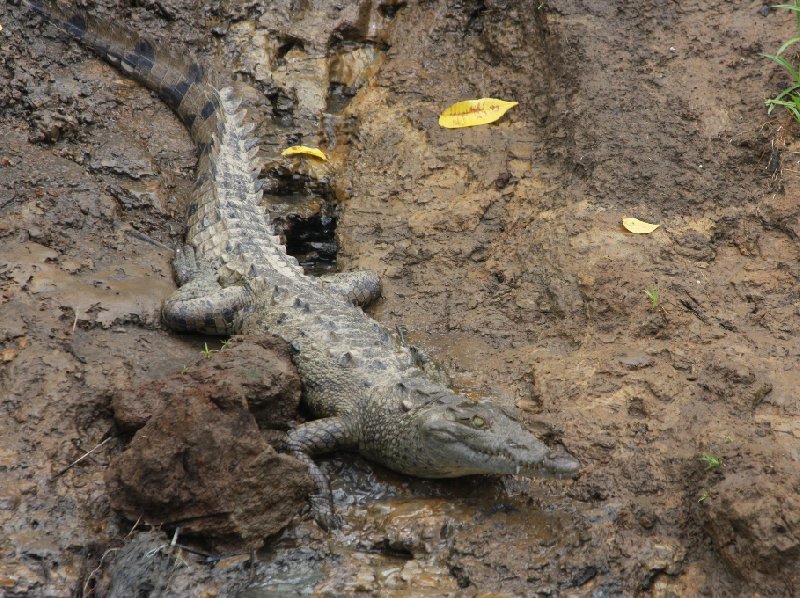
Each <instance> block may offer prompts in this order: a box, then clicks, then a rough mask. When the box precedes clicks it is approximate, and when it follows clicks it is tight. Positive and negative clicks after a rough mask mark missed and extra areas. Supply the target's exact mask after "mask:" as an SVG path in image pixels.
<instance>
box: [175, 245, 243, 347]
mask: <svg viewBox="0 0 800 598" xmlns="http://www.w3.org/2000/svg"><path fill="white" fill-rule="evenodd" d="M173 263H174V266H175V277H176V278H177V280H178V283H179V284H181V285H182V286H181V287H180V288H179V289H178V290H177V291H175V292H174V293H173V294H172V295H171V296H170V297H169V299H167V300H166V301H165V302H164V307H163V308H162V317H163V318H164V322H165V323H166V324H167V326H169V327H170V328H172V329H173V330H178V331H181V332H204V333H206V334H233V333H234V332H236V331H237V329H238V327H239V324H240V323H241V317H242V314H243V312H244V311H245V310H246V309H247V308H248V306H249V305H250V302H251V293H250V291H249V290H248V289H247V288H245V287H243V286H230V287H222V286H221V285H220V284H219V282H218V280H217V278H218V277H217V272H216V270H214V268H213V267H211V266H210V265H209V264H207V263H204V262H203V261H202V260H200V259H199V258H198V257H197V256H196V255H195V250H194V248H193V247H192V246H190V245H186V246H185V247H184V248H183V249H178V250H176V252H175V260H174V262H173Z"/></svg>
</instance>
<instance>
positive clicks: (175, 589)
mask: <svg viewBox="0 0 800 598" xmlns="http://www.w3.org/2000/svg"><path fill="white" fill-rule="evenodd" d="M171 540H172V538H171V537H169V536H167V535H166V534H165V533H164V532H160V531H146V532H139V533H134V534H131V535H130V536H129V537H127V538H126V539H125V543H124V544H123V545H122V546H121V547H119V548H117V549H115V550H111V551H109V556H108V559H107V563H101V565H103V571H102V574H101V575H100V576H98V577H97V578H96V584H97V585H96V587H95V588H94V590H95V591H94V594H95V595H97V596H107V597H108V598H127V597H129V596H162V597H164V598H168V597H169V598H171V597H173V596H174V597H178V596H189V595H191V596H217V595H219V594H220V592H222V591H223V587H221V583H220V582H224V580H223V579H214V578H212V576H211V575H210V574H209V569H208V568H206V567H202V566H198V564H197V563H196V562H194V561H197V560H198V558H197V557H196V556H195V555H192V554H190V553H187V552H185V551H183V550H181V548H180V547H179V546H171ZM178 541H180V538H178ZM245 576H246V574H242V575H241V577H245Z"/></svg>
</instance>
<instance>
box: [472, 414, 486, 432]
mask: <svg viewBox="0 0 800 598" xmlns="http://www.w3.org/2000/svg"><path fill="white" fill-rule="evenodd" d="M472 427H473V428H478V429H479V430H480V429H481V428H485V427H486V420H485V419H483V418H482V417H481V416H480V415H475V416H473V417H472Z"/></svg>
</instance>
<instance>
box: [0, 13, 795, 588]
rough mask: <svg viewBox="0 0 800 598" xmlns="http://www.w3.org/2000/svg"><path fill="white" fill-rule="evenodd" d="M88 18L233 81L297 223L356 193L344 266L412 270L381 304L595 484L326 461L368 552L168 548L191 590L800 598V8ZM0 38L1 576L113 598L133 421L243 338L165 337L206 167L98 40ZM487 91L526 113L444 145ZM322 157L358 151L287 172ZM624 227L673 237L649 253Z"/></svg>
mask: <svg viewBox="0 0 800 598" xmlns="http://www.w3.org/2000/svg"><path fill="white" fill-rule="evenodd" d="M91 4H92V5H93V7H92V10H94V11H96V12H98V13H100V14H105V15H114V16H115V18H116V19H118V20H122V21H124V22H126V23H128V24H130V25H131V26H133V27H136V28H141V29H142V30H144V31H148V32H149V33H151V34H152V35H153V37H156V38H158V39H161V40H164V41H165V43H168V44H171V45H173V46H175V47H178V48H179V49H180V50H181V51H191V52H193V53H195V54H197V55H199V56H200V57H201V58H202V59H204V60H206V61H208V62H211V63H214V64H217V65H219V66H222V65H227V68H229V69H230V70H232V71H234V72H235V73H237V77H239V78H241V79H243V80H244V82H245V83H246V84H248V85H249V87H250V93H249V95H248V98H249V103H250V105H251V107H252V108H251V116H252V118H254V119H255V120H256V121H257V122H259V123H260V128H259V131H260V132H261V134H262V137H263V141H264V157H265V160H266V163H265V168H264V176H265V177H266V178H267V179H268V180H269V188H270V191H271V192H272V197H271V202H272V203H273V204H275V206H276V209H280V210H283V211H284V212H283V213H286V214H290V215H292V214H294V215H295V216H298V215H299V216H301V217H305V216H308V215H314V214H317V213H319V211H320V210H321V211H322V212H321V213H322V214H323V216H329V215H331V214H333V212H332V208H331V207H330V204H329V203H325V202H327V201H329V200H331V199H333V198H335V199H336V200H338V202H339V208H338V209H337V212H336V214H337V215H338V226H337V229H336V233H337V239H338V250H339V253H338V264H339V267H340V268H342V269H352V268H360V267H361V268H373V269H376V270H378V271H379V272H381V273H383V277H384V297H383V299H382V300H381V301H380V302H379V303H378V304H377V305H376V306H375V307H373V308H372V310H371V313H372V315H373V316H374V317H375V318H376V319H377V320H379V321H381V322H382V323H384V324H385V325H386V326H388V327H390V328H394V327H395V326H398V327H400V328H402V329H403V330H405V333H406V335H407V336H408V338H409V339H410V340H411V341H412V342H414V343H415V344H417V345H419V346H421V347H423V348H425V349H427V350H429V351H430V352H431V353H433V355H434V357H435V358H436V359H437V360H438V361H439V362H441V363H442V364H444V366H445V367H446V369H447V370H448V371H449V372H450V373H451V375H452V376H453V378H454V380H455V382H456V384H457V385H458V386H459V387H460V388H462V389H465V390H467V391H469V392H474V393H476V394H492V395H494V396H496V397H497V400H498V401H502V402H507V403H509V404H510V403H515V404H516V405H517V406H518V407H519V409H520V410H521V412H522V413H523V415H524V418H525V421H526V422H527V424H528V426H529V427H530V428H531V429H532V430H533V431H534V432H535V433H537V434H538V435H540V436H541V437H542V438H544V439H545V440H547V441H548V442H551V443H559V442H560V443H563V444H564V445H565V446H566V447H567V449H569V450H570V452H572V453H573V454H575V455H576V456H578V458H579V459H580V460H581V462H582V464H583V470H582V474H581V477H580V478H579V479H578V480H577V481H575V482H549V481H547V482H539V481H533V482H530V483H527V482H525V481H521V480H514V479H503V478H496V479H495V478H480V479H475V480H460V481H453V482H425V481H418V480H410V479H407V478H404V477H402V476H396V475H394V474H391V473H389V472H386V471H383V470H380V469H379V468H374V467H372V466H370V465H367V464H365V463H364V462H362V461H360V460H359V459H357V458H355V457H350V456H344V457H342V458H340V459H338V460H334V461H331V462H329V463H328V465H327V466H328V467H329V468H330V469H332V470H334V477H335V478H336V479H337V480H338V481H337V502H338V503H339V509H340V511H341V512H342V514H343V515H344V518H345V527H344V531H343V532H341V533H337V534H333V535H332V536H330V537H328V536H326V535H325V534H323V533H321V532H320V531H319V530H318V529H317V528H315V526H314V525H313V524H311V523H309V522H308V520H307V519H305V518H300V519H298V520H297V521H296V523H295V524H293V525H292V526H291V527H290V529H289V531H288V532H287V533H286V534H285V535H284V536H282V537H281V538H279V539H278V540H277V542H274V543H273V544H272V546H271V550H269V551H266V552H263V553H261V554H260V556H259V561H260V562H259V564H258V566H255V563H250V564H248V562H247V560H248V559H247V558H246V557H247V555H245V557H244V558H240V557H237V556H235V555H234V556H231V557H229V558H226V559H224V560H223V561H217V560H214V561H213V562H212V565H214V566H213V567H212V566H211V565H209V564H208V563H207V562H201V561H202V559H199V558H198V559H195V560H194V561H193V560H192V559H190V558H189V556H187V555H183V557H181V558H180V559H177V560H176V559H173V560H170V561H169V562H170V563H173V564H174V562H180V563H181V567H183V569H181V571H182V572H183V573H182V574H186V572H187V571H192V570H193V569H192V567H196V568H198V570H200V569H199V568H202V567H205V568H204V569H203V573H202V576H201V578H202V583H201V582H197V583H195V584H194V587H196V588H197V592H200V588H206V589H207V590H208V591H209V592H211V591H212V589H214V588H216V589H214V591H215V592H216V591H220V592H221V593H223V594H232V593H233V591H234V590H233V589H232V588H239V589H243V588H247V589H243V591H242V593H241V594H240V595H242V596H266V595H274V594H270V593H269V592H270V591H278V590H276V589H275V588H278V589H280V588H281V587H282V588H284V589H285V588H287V587H289V585H291V584H289V582H286V581H285V580H284V581H281V582H280V583H283V584H284V585H283V586H281V585H280V583H278V581H276V580H283V579H284V577H281V575H283V574H282V573H281V571H282V569H281V567H283V566H284V565H285V564H286V563H289V565H290V566H291V567H295V568H296V569H298V570H299V569H301V568H303V567H305V569H303V570H305V571H308V572H309V573H308V575H307V576H306V577H305V578H304V579H302V580H300V581H299V582H298V581H297V580H295V581H293V582H292V583H295V584H296V585H297V586H303V587H306V588H308V589H309V590H310V588H315V592H316V593H317V594H322V595H336V594H348V593H354V592H364V593H365V594H366V593H370V592H382V593H383V595H409V594H408V593H405V594H403V592H411V595H444V594H451V593H457V592H460V593H463V594H465V595H481V594H482V593H484V594H483V595H489V594H488V593H490V592H494V594H492V595H512V596H516V595H541V594H559V593H561V594H565V595H579V596H583V595H586V596H589V595H591V596H615V595H633V594H649V593H652V595H654V596H668V595H697V594H706V595H714V596H725V595H753V594H760V595H770V596H772V595H787V596H788V595H797V594H798V593H800V577H798V575H799V573H798V571H800V569H798V567H797V563H798V562H800V399H799V398H798V397H799V396H800V393H798V391H797V389H798V388H800V369H799V368H798V366H800V360H799V359H798V356H799V355H800V353H799V352H798V346H800V345H798V336H799V335H800V296H798V292H797V290H796V289H797V288H798V278H799V277H800V259H799V258H800V246H799V245H798V238H800V201H798V200H800V186H799V185H798V178H797V175H796V172H797V164H798V161H797V160H796V159H795V157H794V156H795V152H794V151H793V143H794V139H795V137H796V135H797V134H798V129H797V125H795V124H793V123H791V122H790V121H789V120H788V119H787V118H785V117H783V116H780V115H775V116H767V115H766V114H765V110H764V106H763V99H764V97H766V96H767V95H769V94H773V93H775V92H776V91H779V90H780V89H781V88H782V87H783V86H785V85H786V83H787V81H786V79H785V74H784V73H782V72H781V71H780V70H779V69H778V68H777V67H776V66H775V65H774V64H772V63H770V62H769V61H767V60H765V59H764V58H762V57H761V56H760V55H759V53H760V52H771V51H774V50H775V49H776V48H777V47H778V46H779V45H780V43H781V42H782V41H783V40H785V39H788V38H789V37H791V35H792V34H793V20H792V18H791V17H790V16H789V15H788V14H787V13H785V12H775V11H772V12H768V11H766V12H762V4H761V3H760V2H738V3H725V4H720V5H717V4H714V3H709V2H704V1H700V0H688V1H686V2H680V3H674V2H673V3H668V2H655V1H652V0H641V1H639V2H622V1H620V0H607V1H601V2H597V1H594V2H584V1H575V0H550V1H549V2H546V3H540V2H538V1H536V0H534V1H530V2H529V1H522V2H517V1H512V0H484V1H479V0H466V1H464V2H443V1H436V2H423V3H408V5H407V4H406V3H404V2H388V1H387V2H382V3H381V2H369V1H367V0H363V1H361V2H358V1H356V0H353V1H348V0H328V1H323V0H309V1H307V2H292V1H290V0H278V1H275V2H272V3H266V4H265V5H269V7H270V8H269V12H268V13H265V12H264V11H265V10H266V9H264V8H262V3H232V2H226V1H225V2H208V3H201V2H191V1H189V0H158V1H155V2H135V3H129V2H115V1H113V0H102V1H100V0H98V1H97V2H93V3H91ZM131 4H134V5H135V6H133V7H132V6H130V5H131ZM0 25H2V27H3V31H2V33H0V39H2V40H3V43H2V45H0V83H1V85H0V106H2V107H3V110H2V113H1V114H0V123H1V124H0V126H1V127H2V129H0V130H1V131H2V136H3V144H2V146H0V177H2V179H1V180H2V185H0V247H1V248H2V253H0V258H1V260H2V261H1V262H0V280H2V286H1V287H0V360H2V365H0V401H2V406H3V409H4V414H5V416H4V417H3V419H2V422H0V438H2V441H1V442H0V480H2V481H1V482H0V546H2V552H0V588H2V590H3V591H4V592H5V593H6V594H7V595H10V596H15V595H28V594H29V595H44V594H47V595H51V596H71V595H73V593H75V592H77V593H78V594H80V592H81V591H83V590H85V591H86V592H87V593H91V590H92V588H93V587H96V588H97V589H98V592H99V590H100V589H101V588H103V587H109V586H108V583H111V582H108V580H107V579H106V581H100V580H101V576H100V575H99V574H98V573H96V572H95V569H96V568H98V567H99V566H100V565H103V567H105V566H106V565H107V563H108V562H113V559H114V552H113V551H114V550H117V548H118V547H119V546H120V545H121V544H122V543H123V539H124V538H125V537H126V536H127V535H128V533H129V531H130V529H131V527H132V524H131V523H130V522H128V521H126V520H124V519H123V518H122V517H120V516H119V515H118V514H116V513H115V512H114V511H113V510H112V509H111V507H110V504H111V503H110V499H109V489H108V487H107V486H106V483H105V481H104V480H105V476H106V475H107V469H108V466H109V462H110V461H111V459H112V457H113V456H114V455H118V454H120V453H121V451H122V450H123V449H124V448H125V442H126V441H127V437H125V436H121V435H120V432H119V431H118V428H117V427H116V425H115V423H114V420H113V417H112V411H111V398H112V396H113V395H114V394H115V393H117V392H119V391H120V390H121V389H129V388H132V387H138V386H139V385H143V384H144V385H146V384H148V383H152V382H153V381H158V380H161V381H162V382H160V383H159V384H161V383H163V380H168V379H170V376H173V377H174V376H177V375H179V374H180V372H181V371H182V369H183V368H184V366H190V367H191V366H192V364H194V363H195V362H197V360H198V358H200V352H201V350H202V349H203V346H204V345H203V344H204V342H208V343H209V346H211V347H212V348H215V349H216V348H219V341H218V340H212V339H206V338H199V337H194V336H178V335H174V334H171V333H170V332H168V331H166V330H164V329H163V328H162V327H161V324H160V319H159V308H160V304H161V302H162V301H163V299H164V298H165V297H166V296H167V295H168V294H169V293H170V292H171V290H172V289H173V288H174V283H173V280H172V275H171V267H170V259H171V251H170V250H169V249H167V247H174V246H176V245H177V244H178V243H179V242H180V236H181V232H182V216H181V214H182V207H183V200H184V198H185V196H186V192H187V190H188V189H189V188H190V185H191V183H192V171H193V166H194V156H195V154H194V149H193V147H192V144H191V142H190V140H189V138H188V135H187V134H186V132H185V131H184V130H183V129H182V127H181V125H180V124H179V122H178V121H177V119H176V118H175V117H174V116H173V115H172V114H171V113H170V112H169V111H168V110H167V109H166V108H165V107H164V106H163V104H161V103H160V102H159V101H158V100H157V99H156V98H155V97H153V96H152V95H151V94H150V93H149V92H147V91H146V90H144V89H142V88H140V87H139V86H138V85H136V84H135V83H133V82H131V81H130V80H128V79H126V78H125V77H123V76H122V75H120V74H119V73H118V72H116V71H114V70H113V69H112V68H110V67H108V66H106V65H105V64H103V63H101V62H99V61H98V60H96V59H94V58H93V57H91V56H90V55H89V53H88V52H87V51H85V50H84V49H82V48H80V46H78V45H76V44H75V43H73V42H69V41H66V40H65V39H64V38H63V37H62V36H61V35H59V34H57V33H56V32H55V31H54V30H53V29H52V28H49V27H43V26H42V25H41V24H40V23H39V20H38V19H36V18H31V17H29V16H27V15H25V14H24V13H23V11H21V9H19V8H18V7H15V6H11V5H7V4H4V5H3V6H0ZM211 31H213V35H212V34H211V33H210V32H211ZM486 96H491V97H499V98H502V99H506V100H515V101H518V102H519V103H520V104H519V106H517V107H516V108H514V109H513V110H512V111H510V112H509V113H508V115H507V116H505V117H504V118H503V119H502V120H501V121H500V122H499V123H496V124H493V125H489V126H484V127H475V128H470V129H459V130H445V129H441V128H439V126H438V124H437V115H438V113H439V112H440V111H441V110H442V109H443V108H445V107H446V106H448V105H449V104H450V103H452V102H454V101H457V100H462V99H468V98H479V97H486ZM326 111H327V112H329V113H330V114H329V115H328V116H326V117H324V118H322V119H320V116H321V113H322V112H326ZM272 117H274V119H272ZM297 141H302V142H303V143H305V144H307V145H322V146H324V147H326V149H328V150H329V152H330V155H331V161H330V163H329V164H317V163H310V162H300V163H298V164H295V163H294V162H293V161H280V160H276V159H275V158H274V156H275V155H276V153H277V149H279V148H280V147H282V146H285V145H288V144H290V143H295V142H297ZM308 192H312V193H313V194H314V197H315V198H316V199H313V200H310V201H306V200H303V199H302V196H303V195H304V194H306V193H308ZM298 198H300V199H298ZM323 200H324V201H323ZM320 206H322V207H320ZM624 216H635V217H639V218H641V219H643V220H647V221H650V222H659V223H661V224H662V226H661V228H659V229H658V230H657V231H655V232H654V233H653V234H651V235H641V236H637V235H632V234H630V233H627V232H626V231H625V230H624V229H622V228H621V226H620V220H621V218H622V217H624ZM323 228H324V227H323ZM297 229H298V230H300V229H301V227H297ZM314 243H316V244H314ZM325 243H326V242H325V241H314V242H311V243H310V244H307V246H306V249H305V250H307V251H308V252H309V253H310V254H314V252H317V253H318V254H319V255H317V257H324V255H328V256H329V255H330V247H331V244H330V241H327V245H326V244H325ZM162 244H163V247H162ZM311 257H314V255H312V256H311ZM656 285H657V287H658V293H659V304H658V306H655V307H654V306H652V305H651V303H650V301H649V299H648V298H647V297H646V295H645V290H646V289H652V288H654V287H655V286H656ZM212 359H213V357H212ZM227 375H231V376H233V374H227ZM195 383H197V384H200V382H198V381H195ZM242 392H246V391H245V390H242ZM109 437H110V438H112V441H108V442H106V443H105V444H103V445H102V446H101V447H100V448H98V449H97V450H96V451H95V452H93V453H92V454H91V455H90V456H88V457H87V458H85V459H83V460H82V461H80V462H79V463H78V464H76V465H75V466H73V467H71V468H69V469H67V470H66V471H64V472H63V473H62V471H63V470H64V469H65V468H66V467H67V466H68V465H69V464H71V463H73V462H74V461H75V460H76V459H78V458H79V457H80V456H82V455H84V454H85V453H86V452H87V451H89V450H90V449H92V448H94V447H96V446H97V445H98V444H100V443H101V442H102V441H103V440H105V439H106V438H109ZM704 455H713V456H715V457H717V458H718V459H719V461H720V465H719V466H717V467H713V468H708V467H707V465H706V463H705V462H704V461H702V460H701V459H702V457H703V456H704ZM248 483H249V482H248ZM216 491H217V492H218V491H219V490H216ZM298 506H299V505H298ZM128 515H129V516H130V517H132V516H133V514H132V513H128ZM147 542H151V543H152V542H157V541H156V540H151V539H148V540H147ZM147 542H144V540H142V545H147V546H149V545H150V544H147ZM128 545H130V546H132V545H134V543H133V542H129V544H128ZM126 550H127V549H126ZM129 553H130V551H129V552H125V553H124V554H126V555H127V554H129ZM120 554H123V553H122V552H121V553H120ZM131 554H133V553H131ZM134 556H135V555H134ZM195 556H196V555H195ZM126 558H127V557H126ZM131 558H134V557H131ZM120 562H122V561H120ZM192 563H194V564H192ZM165 566H166V565H165ZM172 566H173V565H172V564H170V565H169V567H172ZM120 567H121V565H120V564H119V563H118V565H117V568H118V569H119V568H120ZM111 571H112V572H113V566H112V569H111ZM251 573H253V574H255V578H254V579H255V582H252V583H251V581H249V580H250V575H251ZM226 576H227V577H226ZM198 579H200V578H198ZM226 580H227V581H226ZM104 584H105V585H104ZM203 584H205V585H203ZM226 584H227V587H228V589H227V590H225V589H223V590H220V589H219V588H222V587H225V586H226ZM286 584H289V585H286ZM303 584H305V585H303ZM192 586H193V584H192V583H189V582H186V585H183V586H181V587H184V588H186V587H192ZM293 587H294V586H293ZM176 588H177V586H173V587H172V591H173V592H177V593H178V594H180V590H178V589H176Z"/></svg>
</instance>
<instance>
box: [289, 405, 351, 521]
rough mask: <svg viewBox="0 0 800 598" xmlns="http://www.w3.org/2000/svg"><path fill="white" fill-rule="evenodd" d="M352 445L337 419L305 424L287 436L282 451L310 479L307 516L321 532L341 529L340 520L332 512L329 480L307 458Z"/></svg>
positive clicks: (345, 428) (342, 425)
mask: <svg viewBox="0 0 800 598" xmlns="http://www.w3.org/2000/svg"><path fill="white" fill-rule="evenodd" d="M355 445H356V442H355V439H354V438H353V436H352V434H351V433H350V431H349V430H348V429H347V426H346V425H345V424H344V422H343V421H342V419H341V418H339V417H326V418H323V419H318V420H314V421H311V422H308V423H306V424H303V425H301V426H298V427H297V428H295V429H294V430H292V431H291V432H289V434H288V435H287V438H286V450H287V451H288V452H289V453H291V454H292V455H293V456H294V457H296V458H297V459H299V460H300V461H302V462H303V463H304V464H305V465H306V467H308V471H309V473H310V474H311V479H312V480H314V485H315V486H316V493H315V494H313V495H311V499H310V503H311V513H312V515H313V516H314V519H315V520H316V521H317V523H318V524H319V525H320V526H321V527H322V528H323V529H325V530H329V529H333V528H338V527H339V526H341V518H340V517H339V516H338V515H336V513H335V512H334V509H333V496H332V495H331V485H330V480H329V479H328V476H327V475H326V474H325V472H324V471H322V469H320V468H319V466H318V465H317V464H316V463H315V462H314V459H312V458H311V456H312V455H321V454H324V453H330V452H332V451H336V450H342V449H348V448H353V447H355Z"/></svg>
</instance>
